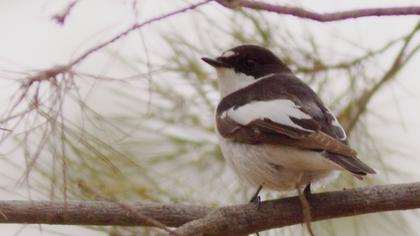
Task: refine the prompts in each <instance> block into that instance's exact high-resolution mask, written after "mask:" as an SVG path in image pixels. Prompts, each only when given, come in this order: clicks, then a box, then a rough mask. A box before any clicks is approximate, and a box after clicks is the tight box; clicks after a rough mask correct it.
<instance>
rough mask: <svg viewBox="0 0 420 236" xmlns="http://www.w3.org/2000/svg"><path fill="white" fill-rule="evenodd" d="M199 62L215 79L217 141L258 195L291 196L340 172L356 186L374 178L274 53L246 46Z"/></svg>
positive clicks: (312, 94)
mask: <svg viewBox="0 0 420 236" xmlns="http://www.w3.org/2000/svg"><path fill="white" fill-rule="evenodd" d="M202 60H204V61H205V62H206V63H208V64H210V65H211V66H213V67H214V68H215V69H216V71H217V75H218V79H219V89H220V93H221V101H220V103H219V104H218V106H217V110H216V129H217V135H218V138H219V143H220V147H221V150H222V153H223V156H224V157H225V159H226V161H227V163H228V164H229V165H230V167H232V169H233V170H234V171H235V172H236V174H237V175H238V176H239V177H240V178H241V179H242V180H244V181H246V182H247V183H249V184H251V185H252V186H254V187H258V189H259V190H260V189H261V187H264V188H267V189H271V190H276V191H290V190H295V189H296V188H301V189H302V188H304V187H309V186H310V184H311V183H314V182H318V181H320V180H327V179H330V177H332V176H337V173H338V172H337V171H346V172H349V173H351V174H352V175H353V176H355V177H357V178H359V179H361V178H362V176H365V175H366V174H374V173H375V171H374V170H373V169H372V168H370V167H369V166H368V165H366V164H364V163H363V162H362V161H360V160H359V159H358V158H357V153H356V151H354V150H353V149H352V148H351V147H349V146H348V145H347V142H346V139H347V136H346V133H345V131H344V129H343V128H342V127H341V125H340V124H339V122H338V120H337V118H336V117H335V116H334V115H333V114H332V112H331V111H330V110H329V109H328V108H326V107H325V106H324V104H323V103H322V101H321V100H320V98H319V97H318V96H317V95H316V93H315V92H314V91H313V90H312V89H311V88H310V87H309V86H308V85H306V84H305V83H304V82H302V81H301V80H300V79H298V78H297V77H296V76H295V75H294V74H293V73H292V71H291V70H290V69H289V68H288V67H287V66H286V65H285V64H284V63H283V62H282V61H281V60H280V59H279V58H278V57H277V56H276V55H274V54H273V53H272V52H271V51H269V50H267V49H265V48H263V47H260V46H256V45H242V46H238V47H235V48H232V49H230V50H227V51H225V52H224V53H223V54H222V55H221V56H219V57H217V58H215V59H213V58H202ZM307 189H309V191H310V188H307ZM307 189H305V190H307ZM259 190H258V191H257V193H256V195H254V197H253V198H255V197H256V196H258V192H259ZM253 200H255V199H253Z"/></svg>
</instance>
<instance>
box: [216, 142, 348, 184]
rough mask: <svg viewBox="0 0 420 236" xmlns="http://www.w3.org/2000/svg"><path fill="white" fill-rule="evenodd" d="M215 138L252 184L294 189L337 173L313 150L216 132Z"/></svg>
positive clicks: (243, 177) (228, 158)
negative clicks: (235, 138)
mask: <svg viewBox="0 0 420 236" xmlns="http://www.w3.org/2000/svg"><path fill="white" fill-rule="evenodd" d="M219 142H220V147H221V150H222V152H223V156H224V157H225V159H226V161H227V163H228V164H229V166H230V167H231V168H232V169H233V170H234V171H235V173H236V174H237V175H238V176H239V177H240V178H241V179H242V180H244V181H245V182H247V183H249V184H250V185H252V186H254V187H258V186H259V185H264V187H265V188H268V189H271V190H276V191H288V190H295V187H296V186H300V187H304V186H305V185H306V184H308V183H309V182H311V184H315V185H317V184H321V183H320V182H324V181H330V180H331V179H332V178H331V177H333V176H337V171H335V170H341V169H342V168H341V167H339V166H337V165H335V164H334V163H332V162H331V161H329V160H328V159H326V158H325V157H323V156H322V155H321V153H319V152H315V151H306V150H299V149H296V148H293V147H288V146H280V145H268V144H262V145H250V144H243V143H236V142H232V141H230V140H227V139H225V138H223V137H221V136H220V135H219ZM300 176H302V178H299V177H300ZM322 184H326V183H325V182H324V183H322Z"/></svg>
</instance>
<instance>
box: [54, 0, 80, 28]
mask: <svg viewBox="0 0 420 236" xmlns="http://www.w3.org/2000/svg"><path fill="white" fill-rule="evenodd" d="M78 2H79V0H74V1H73V2H71V3H70V4H69V5H67V7H66V8H64V9H63V11H62V12H61V13H57V14H55V15H53V16H52V17H51V19H52V20H54V21H55V22H57V24H59V25H64V23H65V22H66V19H67V17H68V16H69V15H70V12H71V10H72V9H73V7H74V6H76V4H77V3H78Z"/></svg>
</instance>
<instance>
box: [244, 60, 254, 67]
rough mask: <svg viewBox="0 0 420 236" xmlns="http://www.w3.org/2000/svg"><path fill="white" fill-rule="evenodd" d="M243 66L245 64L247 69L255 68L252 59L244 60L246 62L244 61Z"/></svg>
mask: <svg viewBox="0 0 420 236" xmlns="http://www.w3.org/2000/svg"><path fill="white" fill-rule="evenodd" d="M245 64H246V66H248V67H253V66H255V61H254V60H252V59H246V60H245Z"/></svg>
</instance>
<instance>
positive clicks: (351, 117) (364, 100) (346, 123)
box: [338, 22, 420, 134]
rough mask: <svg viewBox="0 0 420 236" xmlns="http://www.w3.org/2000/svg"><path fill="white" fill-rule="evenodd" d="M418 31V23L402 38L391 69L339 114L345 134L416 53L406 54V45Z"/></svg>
mask: <svg viewBox="0 0 420 236" xmlns="http://www.w3.org/2000/svg"><path fill="white" fill-rule="evenodd" d="M419 30H420V22H418V23H417V24H416V25H415V27H414V28H413V30H412V31H411V32H410V33H409V34H408V35H407V36H406V37H405V38H404V41H403V42H404V43H403V44H402V46H401V48H400V50H399V52H398V54H397V56H396V57H395V59H394V61H393V63H392V65H391V67H390V68H389V69H388V70H387V71H386V73H385V74H384V75H383V76H382V78H381V79H380V80H379V81H378V82H376V83H375V84H374V85H373V86H372V87H371V88H369V89H368V90H366V91H364V93H363V94H362V95H360V96H359V97H358V98H357V99H355V100H353V101H350V103H349V104H348V105H347V106H346V107H345V108H344V109H343V110H342V111H341V112H340V114H339V115H338V119H339V120H340V122H341V124H342V126H343V127H344V129H345V130H346V133H347V134H350V133H351V132H352V131H353V129H354V127H355V125H356V124H357V121H358V120H359V119H360V117H361V116H362V115H363V113H364V112H365V111H366V108H367V106H368V104H369V102H370V101H371V99H372V98H373V96H374V95H375V94H376V93H377V92H378V91H379V90H380V89H381V88H382V87H383V86H384V85H385V84H386V83H387V82H389V81H391V80H392V79H394V78H396V75H397V74H398V73H399V72H400V71H401V70H402V68H403V67H404V66H405V65H406V64H407V63H408V62H409V60H410V58H411V56H412V55H414V53H415V52H416V51H417V49H416V48H414V49H412V50H411V51H409V52H407V48H408V45H409V44H410V43H411V41H412V39H413V38H414V36H415V35H416V34H417V33H418V31H419Z"/></svg>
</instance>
